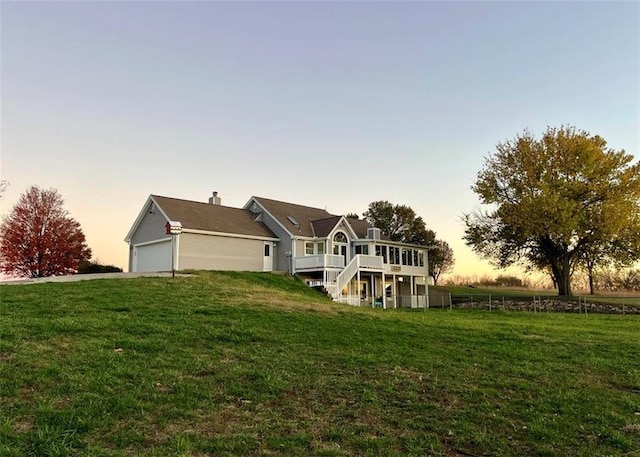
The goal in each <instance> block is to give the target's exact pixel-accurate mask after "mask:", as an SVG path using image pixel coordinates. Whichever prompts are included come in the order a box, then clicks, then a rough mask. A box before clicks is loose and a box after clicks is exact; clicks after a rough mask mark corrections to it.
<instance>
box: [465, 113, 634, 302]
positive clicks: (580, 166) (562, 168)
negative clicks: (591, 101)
mask: <svg viewBox="0 0 640 457" xmlns="http://www.w3.org/2000/svg"><path fill="white" fill-rule="evenodd" d="M633 162H634V158H633V156H631V155H629V154H627V153H625V151H624V150H622V151H614V150H612V149H610V148H607V143H606V141H605V140H604V139H603V138H601V137H599V136H597V135H595V136H594V135H591V134H589V133H588V132H586V131H579V130H577V129H576V128H575V127H572V126H562V127H560V128H547V130H546V131H545V132H544V134H543V135H542V137H541V138H539V139H537V138H535V137H534V136H533V135H532V134H531V133H530V132H528V131H525V132H523V133H522V134H520V135H518V136H517V137H516V138H515V139H513V140H507V141H504V142H502V143H499V144H498V145H497V146H496V152H495V153H494V154H491V155H489V156H488V157H487V158H486V159H485V163H484V166H483V168H482V169H481V171H480V172H479V173H478V176H477V180H476V182H475V185H474V186H473V187H472V189H473V190H474V191H475V192H476V193H477V194H478V196H479V197H480V200H481V202H482V203H483V204H485V205H487V206H488V208H486V209H480V210H478V211H476V212H475V213H473V214H466V215H465V217H464V219H465V224H466V231H465V237H464V239H465V241H466V243H467V244H468V245H469V246H471V247H472V248H473V249H474V251H475V252H477V253H479V254H480V255H482V256H484V257H486V258H489V259H491V260H492V261H493V262H494V264H496V265H497V266H499V267H506V266H509V265H512V264H514V263H516V262H523V263H524V264H525V265H526V266H528V267H530V268H534V269H542V270H550V271H551V274H552V276H553V278H554V281H555V283H556V285H557V287H558V294H559V295H571V277H572V274H573V272H574V270H575V269H576V268H579V267H581V266H584V265H585V262H586V259H591V261H596V262H603V261H605V260H607V261H611V260H615V261H616V262H617V263H618V264H630V263H632V262H634V261H635V260H637V259H639V258H640V164H639V163H633ZM596 253H597V257H594V255H595V254H596Z"/></svg>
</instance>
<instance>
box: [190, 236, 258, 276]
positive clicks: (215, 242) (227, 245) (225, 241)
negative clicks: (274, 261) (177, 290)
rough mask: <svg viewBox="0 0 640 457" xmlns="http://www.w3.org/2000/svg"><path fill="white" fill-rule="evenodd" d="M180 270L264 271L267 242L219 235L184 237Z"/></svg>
mask: <svg viewBox="0 0 640 457" xmlns="http://www.w3.org/2000/svg"><path fill="white" fill-rule="evenodd" d="M179 237H180V261H179V268H180V269H181V270H186V269H196V270H239V271H262V269H263V260H264V241H263V240H251V239H244V238H231V237H225V236H216V235H199V234H194V233H182V234H181V235H179Z"/></svg>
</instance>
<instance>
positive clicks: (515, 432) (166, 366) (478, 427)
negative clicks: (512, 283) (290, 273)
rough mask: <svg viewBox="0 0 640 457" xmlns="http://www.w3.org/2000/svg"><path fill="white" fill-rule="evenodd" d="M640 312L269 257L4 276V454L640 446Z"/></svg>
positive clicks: (535, 451)
mask: <svg viewBox="0 0 640 457" xmlns="http://www.w3.org/2000/svg"><path fill="white" fill-rule="evenodd" d="M639 330H640V320H639V319H638V318H637V317H633V316H624V317H623V316H612V315H590V316H589V317H584V316H580V315H570V314H554V313H545V314H538V315H533V314H531V313H527V312H517V313H516V312H514V313H507V312H492V313H488V312H481V311H464V310H458V311H453V312H449V311H445V310H430V311H427V312H419V313H417V312H416V313H406V312H397V311H393V310H380V309H377V310H371V309H357V308H350V307H346V306H343V305H337V304H334V303H332V302H329V301H328V300H326V299H325V298H324V297H322V296H320V295H319V294H318V293H316V292H315V291H313V290H311V289H309V288H306V287H305V286H304V285H303V284H302V283H301V282H299V281H297V280H296V279H294V278H290V277H286V276H275V275H269V274H252V273H200V274H199V275H198V276H196V277H192V278H175V279H171V278H138V279H125V280H94V281H84V282H78V283H50V284H35V285H24V286H0V455H2V456H5V455H6V456H25V455H26V456H29V455H31V456H45V455H46V456H66V455H73V456H107V455H109V456H111V455H123V456H129V455H149V456H161V455H171V456H174V455H184V456H202V455H216V456H218V455H221V456H227V455H229V456H231V455H238V456H246V455H300V456H304V455H315V456H347V455H360V456H369V455H370V456H392V455H398V456H405V455H415V456H424V455H434V456H467V455H472V456H480V455H490V456H606V455H611V456H638V455H640V338H638V331H639Z"/></svg>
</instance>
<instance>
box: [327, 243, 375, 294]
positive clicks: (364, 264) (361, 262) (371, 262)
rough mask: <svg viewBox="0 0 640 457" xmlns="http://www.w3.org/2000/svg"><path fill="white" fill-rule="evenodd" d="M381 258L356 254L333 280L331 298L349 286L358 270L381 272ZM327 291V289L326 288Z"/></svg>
mask: <svg viewBox="0 0 640 457" xmlns="http://www.w3.org/2000/svg"><path fill="white" fill-rule="evenodd" d="M383 268H384V267H383V265H382V257H378V256H372V255H362V254H357V255H356V256H354V257H353V259H351V262H349V263H348V264H347V266H345V267H344V269H343V270H342V271H341V272H340V274H338V276H337V277H336V280H335V289H334V290H333V293H332V296H333V297H334V298H337V297H338V295H340V292H341V291H342V289H344V287H345V286H346V285H347V284H349V281H351V279H353V277H354V276H355V275H356V274H357V273H358V271H359V270H361V269H363V270H376V271H382V270H383ZM327 291H329V289H328V288H327Z"/></svg>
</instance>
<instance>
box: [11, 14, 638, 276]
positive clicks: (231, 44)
mask: <svg viewBox="0 0 640 457" xmlns="http://www.w3.org/2000/svg"><path fill="white" fill-rule="evenodd" d="M0 13H1V26H2V30H1V36H0V38H1V43H2V44H1V49H0V50H1V53H2V54H1V64H2V66H1V75H0V76H1V84H2V85H1V89H2V93H1V102H2V120H1V124H2V125H1V126H2V137H1V140H0V141H1V142H0V146H1V149H2V156H1V168H0V175H1V178H2V179H7V180H8V181H9V182H10V184H11V185H10V187H9V189H8V190H7V192H6V194H5V198H4V200H3V201H2V203H1V205H2V207H1V208H0V213H2V214H6V213H7V212H8V211H9V210H10V208H11V206H12V205H13V204H14V203H15V202H16V201H17V199H18V197H19V195H20V194H21V193H22V192H24V190H25V189H26V188H27V187H28V186H29V185H31V184H36V185H39V186H42V187H54V188H57V189H58V190H59V191H60V193H61V194H62V196H63V197H64V198H65V200H66V206H67V208H68V209H69V211H70V213H71V215H72V216H73V217H75V218H76V219H77V220H78V221H79V222H80V223H81V224H82V227H83V229H84V231H85V234H86V235H87V239H88V242H89V245H90V247H92V248H93V251H94V256H95V257H97V258H99V259H100V260H101V261H102V262H105V263H113V264H116V265H119V266H121V267H123V268H126V258H127V245H126V244H125V243H124V242H123V238H124V236H125V235H126V233H127V231H128V229H129V227H130V226H131V224H132V223H133V221H134V219H135V217H136V216H137V213H138V211H139V210H140V209H141V206H142V204H143V203H144V201H145V200H146V198H147V196H148V195H149V194H151V193H154V194H160V195H168V196H174V197H179V198H186V199H192V200H200V201H206V199H207V198H208V196H210V194H211V191H214V190H216V191H218V192H219V193H220V195H221V196H222V199H223V204H226V205H229V206H242V205H243V204H244V203H245V202H246V201H247V200H248V199H249V197H250V196H251V195H260V196H264V197H270V198H275V199H281V200H286V201H292V202H297V203H301V204H306V205H309V206H317V207H326V208H327V209H328V210H329V211H330V212H333V213H346V212H358V213H362V212H363V211H365V210H366V208H367V206H368V204H369V202H371V201H374V200H381V199H384V200H389V201H391V202H393V203H401V204H407V205H409V206H411V207H412V208H414V209H415V210H416V212H417V213H418V214H419V215H420V216H422V217H423V218H424V220H425V221H426V222H427V225H428V226H429V227H430V228H432V229H433V230H435V231H436V232H437V234H438V236H439V238H442V239H444V240H446V241H447V242H448V243H449V244H450V245H451V246H452V247H453V249H454V252H455V255H456V259H457V263H456V273H458V274H464V275H473V274H484V273H486V272H488V271H489V270H488V267H487V263H486V262H482V261H480V260H479V259H477V258H476V257H475V255H473V254H472V253H471V251H470V250H469V249H468V248H466V247H465V246H464V243H463V242H462V241H461V237H462V234H463V226H462V223H461V220H460V219H461V216H462V214H463V213H465V212H469V211H471V210H473V209H474V208H475V207H477V205H478V200H477V198H476V197H475V195H474V194H473V192H472V191H471V190H470V187H471V185H472V184H473V181H474V179H475V176H476V173H477V172H478V171H479V170H480V168H481V167H482V164H483V160H484V157H486V156H487V155H488V154H489V153H491V152H492V151H493V150H494V148H495V145H496V144H497V143H498V142H500V141H502V140H505V139H508V138H513V137H514V136H515V135H516V134H518V133H520V132H522V130H523V129H525V128H527V129H529V130H531V131H532V132H533V133H535V134H540V133H541V132H542V131H543V130H544V129H545V128H546V126H548V125H550V126H559V125H561V124H573V125H575V126H577V127H578V128H580V129H585V130H588V131H590V132H591V133H594V134H599V135H601V136H603V137H604V138H605V139H607V141H608V142H609V146H610V147H612V148H614V149H625V150H626V151H627V152H629V153H631V154H633V155H634V156H636V157H638V156H639V153H640V151H639V150H640V148H639V146H640V137H639V129H638V126H639V125H640V122H639V121H640V68H639V61H640V4H639V3H638V2H601V3H599V2H579V1H571V2H515V1H514V2H448V3H441V2H256V3H253V2H207V1H201V2H2V4H1V10H0Z"/></svg>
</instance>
